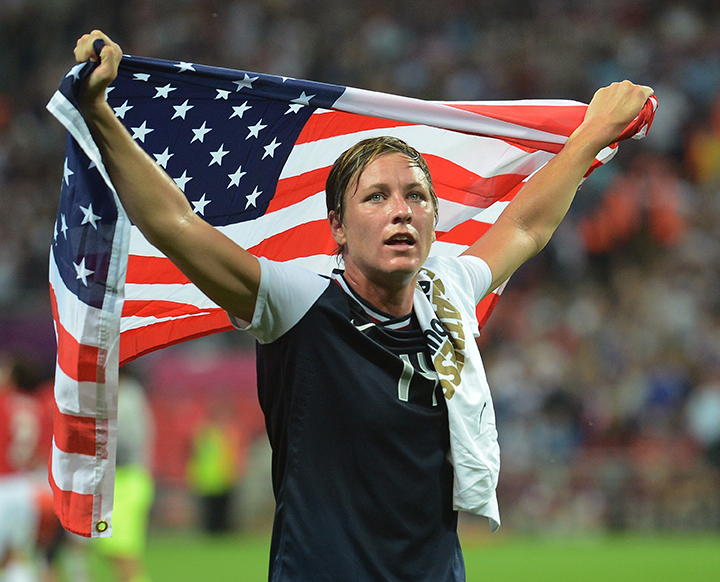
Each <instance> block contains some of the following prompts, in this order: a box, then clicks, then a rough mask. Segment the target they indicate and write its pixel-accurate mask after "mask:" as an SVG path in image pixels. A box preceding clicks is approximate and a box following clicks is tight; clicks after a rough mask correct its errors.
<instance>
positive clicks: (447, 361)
mask: <svg viewBox="0 0 720 582" xmlns="http://www.w3.org/2000/svg"><path fill="white" fill-rule="evenodd" d="M423 271H424V272H425V274H426V275H427V276H428V277H429V278H430V281H431V283H432V286H431V288H430V290H429V293H428V297H429V299H430V303H431V304H432V306H433V311H434V312H435V315H436V316H437V319H435V320H433V321H432V322H431V327H432V330H428V331H427V332H426V341H427V342H428V346H429V347H430V349H431V352H432V362H433V365H434V366H435V371H436V372H437V373H438V376H439V377H440V384H441V386H442V388H443V394H444V395H445V398H447V399H448V400H450V399H451V398H452V397H453V396H454V395H455V389H456V388H457V387H458V386H460V372H461V371H462V369H463V367H464V365H465V332H464V331H463V326H462V316H461V314H460V311H459V310H458V309H457V308H456V307H455V306H454V305H453V304H452V303H450V301H448V299H447V297H446V296H445V285H444V284H443V282H442V281H441V280H440V278H439V277H438V276H437V275H436V274H435V273H433V272H432V271H429V270H427V269H423ZM436 322H437V323H436ZM438 323H439V324H440V325H438Z"/></svg>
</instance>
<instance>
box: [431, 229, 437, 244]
mask: <svg viewBox="0 0 720 582" xmlns="http://www.w3.org/2000/svg"><path fill="white" fill-rule="evenodd" d="M436 240H437V234H436V233H435V229H433V231H432V241H431V242H435V241H436Z"/></svg>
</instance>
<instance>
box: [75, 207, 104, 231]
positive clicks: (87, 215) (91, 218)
mask: <svg viewBox="0 0 720 582" xmlns="http://www.w3.org/2000/svg"><path fill="white" fill-rule="evenodd" d="M80 210H81V211H82V213H83V214H84V216H83V219H82V222H81V223H80V225H81V226H82V225H83V224H88V223H90V224H92V226H93V228H94V229H95V230H97V221H98V220H100V219H101V218H102V216H98V215H97V214H95V213H94V212H93V207H92V203H90V204H89V205H88V207H87V208H85V207H84V206H81V207H80Z"/></svg>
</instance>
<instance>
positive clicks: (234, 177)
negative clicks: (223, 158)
mask: <svg viewBox="0 0 720 582" xmlns="http://www.w3.org/2000/svg"><path fill="white" fill-rule="evenodd" d="M246 173H247V172H243V171H242V166H238V169H237V171H235V172H234V173H233V174H228V178H230V184H229V185H228V188H230V187H231V186H239V185H240V178H242V177H243V176H244V175H245V174H246Z"/></svg>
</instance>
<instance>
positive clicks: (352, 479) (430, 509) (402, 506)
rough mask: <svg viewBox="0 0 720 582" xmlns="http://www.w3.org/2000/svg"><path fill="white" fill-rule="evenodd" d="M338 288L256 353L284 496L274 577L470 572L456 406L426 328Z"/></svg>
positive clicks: (433, 577)
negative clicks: (457, 504) (454, 433)
mask: <svg viewBox="0 0 720 582" xmlns="http://www.w3.org/2000/svg"><path fill="white" fill-rule="evenodd" d="M341 283H342V281H340V282H339V283H338V282H336V281H333V282H330V283H329V285H328V286H327V288H326V289H325V290H324V291H323V292H322V294H321V295H320V296H319V298H318V299H317V301H315V302H314V303H313V304H312V306H311V307H310V308H309V309H308V310H307V312H306V313H304V315H302V316H301V318H300V319H299V321H298V322H297V323H296V324H295V325H294V326H293V327H292V328H291V329H290V330H289V331H287V332H285V333H284V334H283V335H282V336H281V337H280V338H279V339H276V340H275V341H272V342H270V343H267V344H258V348H257V367H258V391H259V398H260V403H261V406H262V409H263V411H264V413H265V417H266V423H267V430H268V435H269V437H270V442H271V444H272V447H273V487H274V492H275V497H276V501H277V508H276V514H275V523H274V528H273V537H272V545H271V556H270V580H272V581H273V582H279V581H292V582H303V581H313V582H321V581H328V582H330V581H331V582H338V581H343V582H345V581H348V582H352V581H357V582H378V581H395V580H397V581H403V582H410V581H426V582H450V581H453V582H457V581H460V580H464V579H465V573H464V565H463V560H462V554H461V551H460V544H459V541H458V536H457V513H456V512H455V511H453V508H452V493H453V491H452V489H453V469H452V466H451V464H450V462H449V460H448V452H449V448H450V444H449V436H448V421H447V409H446V406H445V399H444V398H443V397H442V394H441V392H440V389H439V386H438V382H437V379H436V375H435V374H434V372H433V371H432V369H430V368H429V367H428V363H429V362H430V359H429V357H428V353H427V348H426V345H425V342H424V340H423V336H422V332H421V330H420V328H419V325H418V324H417V322H416V321H415V320H414V317H413V316H408V317H406V318H402V319H392V318H389V317H385V316H383V314H373V312H372V310H371V309H370V307H369V306H368V305H364V304H363V303H362V301H361V300H359V298H357V297H353V296H352V295H351V294H350V293H349V292H348V290H347V288H345V289H344V288H343V287H342V285H341Z"/></svg>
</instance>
